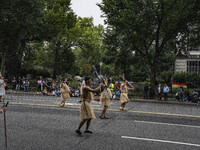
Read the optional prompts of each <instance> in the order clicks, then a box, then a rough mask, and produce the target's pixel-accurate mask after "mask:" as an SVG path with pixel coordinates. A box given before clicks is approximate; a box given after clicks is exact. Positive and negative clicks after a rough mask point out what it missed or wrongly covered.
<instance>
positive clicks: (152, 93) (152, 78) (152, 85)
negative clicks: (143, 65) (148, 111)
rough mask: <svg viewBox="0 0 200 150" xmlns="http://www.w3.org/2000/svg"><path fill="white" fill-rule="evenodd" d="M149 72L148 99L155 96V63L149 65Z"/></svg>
mask: <svg viewBox="0 0 200 150" xmlns="http://www.w3.org/2000/svg"><path fill="white" fill-rule="evenodd" d="M150 69H151V73H150V89H149V97H150V99H154V97H155V79H156V76H155V73H156V72H155V70H156V69H155V65H151V68H150Z"/></svg>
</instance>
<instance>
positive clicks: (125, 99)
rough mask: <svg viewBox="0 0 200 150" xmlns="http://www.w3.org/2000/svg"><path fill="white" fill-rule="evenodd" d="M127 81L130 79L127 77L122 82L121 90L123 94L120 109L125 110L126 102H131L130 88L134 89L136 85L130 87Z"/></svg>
mask: <svg viewBox="0 0 200 150" xmlns="http://www.w3.org/2000/svg"><path fill="white" fill-rule="evenodd" d="M127 83H128V81H127V80H126V79H124V83H122V84H121V87H120V90H121V95H120V104H121V106H120V108H119V109H120V110H125V109H124V107H125V105H126V103H129V102H130V99H129V98H128V90H134V87H133V86H132V85H131V86H132V88H128V87H127Z"/></svg>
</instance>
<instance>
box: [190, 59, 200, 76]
mask: <svg viewBox="0 0 200 150" xmlns="http://www.w3.org/2000/svg"><path fill="white" fill-rule="evenodd" d="M193 72H196V73H197V74H199V75H200V61H187V73H193Z"/></svg>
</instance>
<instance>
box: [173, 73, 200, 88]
mask: <svg viewBox="0 0 200 150" xmlns="http://www.w3.org/2000/svg"><path fill="white" fill-rule="evenodd" d="M173 81H174V82H180V83H185V84H187V86H188V88H197V87H200V86H199V83H200V75H198V74H196V73H191V74H187V73H184V72H181V73H175V74H174V75H173Z"/></svg>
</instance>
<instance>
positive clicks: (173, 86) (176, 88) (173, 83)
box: [172, 82, 187, 91]
mask: <svg viewBox="0 0 200 150" xmlns="http://www.w3.org/2000/svg"><path fill="white" fill-rule="evenodd" d="M181 85H182V86H183V89H184V90H187V85H186V84H185V83H177V82H172V90H173V91H178V89H179V87H180V86H181Z"/></svg>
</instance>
